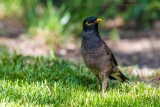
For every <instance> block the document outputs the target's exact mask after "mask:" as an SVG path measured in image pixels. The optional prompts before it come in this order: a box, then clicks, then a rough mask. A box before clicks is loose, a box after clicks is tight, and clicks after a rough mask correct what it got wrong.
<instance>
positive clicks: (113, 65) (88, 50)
mask: <svg viewBox="0 0 160 107" xmlns="http://www.w3.org/2000/svg"><path fill="white" fill-rule="evenodd" d="M101 21H102V19H100V18H97V17H94V16H91V17H88V18H86V19H85V20H84V21H83V30H82V41H81V54H82V57H83V60H84V63H85V64H86V66H87V67H88V68H89V70H90V71H92V72H93V73H94V74H95V75H96V77H97V78H98V81H99V84H98V87H99V91H100V90H101V95H102V94H103V93H104V91H105V89H106V87H107V79H108V78H109V79H113V80H118V81H120V82H127V83H129V82H130V81H129V78H127V77H126V76H125V75H124V74H123V73H122V72H121V71H120V69H119V68H118V63H117V61H116V58H115V57H114V55H113V53H112V51H111V49H110V48H109V47H108V45H107V44H106V43H105V42H104V41H103V40H102V38H101V37H100V34H99V31H98V23H99V22H101ZM101 80H102V89H101V85H100V84H101Z"/></svg>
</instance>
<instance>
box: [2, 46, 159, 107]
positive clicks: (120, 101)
mask: <svg viewBox="0 0 160 107" xmlns="http://www.w3.org/2000/svg"><path fill="white" fill-rule="evenodd" d="M131 81H132V83H133V84H132V85H130V84H125V83H124V84H122V83H119V82H115V81H108V87H107V90H106V91H105V93H104V95H103V96H102V97H101V96H100V93H98V92H97V83H98V81H97V79H96V77H95V76H94V75H93V74H92V73H91V72H90V71H88V69H87V68H86V67H85V66H83V65H81V64H74V63H72V62H69V61H64V60H61V59H56V60H55V59H51V58H48V57H36V58H34V57H30V56H22V55H17V54H16V53H14V54H13V55H10V53H9V52H8V51H7V50H5V48H2V47H0V106H57V107H60V106H92V107H96V106H114V107H117V106H123V107H128V106H130V107H131V106H134V107H139V106H143V107H144V106H148V107H150V106H152V107H158V106H160V99H159V97H160V95H159V94H160V89H158V88H156V87H152V86H151V85H149V84H146V83H144V82H141V83H137V82H135V80H134V79H131Z"/></svg>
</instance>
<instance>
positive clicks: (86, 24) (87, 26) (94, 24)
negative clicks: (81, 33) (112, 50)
mask: <svg viewBox="0 0 160 107" xmlns="http://www.w3.org/2000/svg"><path fill="white" fill-rule="evenodd" d="M100 21H102V20H101V19H99V18H97V17H94V16H91V17H88V18H86V19H85V20H84V21H83V30H85V31H88V30H98V22H100Z"/></svg>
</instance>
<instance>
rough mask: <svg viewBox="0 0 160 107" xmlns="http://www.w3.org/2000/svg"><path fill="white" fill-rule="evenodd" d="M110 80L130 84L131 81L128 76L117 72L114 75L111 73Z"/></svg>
mask: <svg viewBox="0 0 160 107" xmlns="http://www.w3.org/2000/svg"><path fill="white" fill-rule="evenodd" d="M109 78H110V79H114V80H118V81H120V82H127V83H130V81H129V78H127V77H126V76H124V75H123V74H122V73H121V71H117V72H114V73H111V74H110V75H109Z"/></svg>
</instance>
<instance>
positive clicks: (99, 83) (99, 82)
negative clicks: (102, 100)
mask: <svg viewBox="0 0 160 107" xmlns="http://www.w3.org/2000/svg"><path fill="white" fill-rule="evenodd" d="M96 76H97V78H98V92H100V90H101V80H100V78H99V75H98V74H96Z"/></svg>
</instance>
